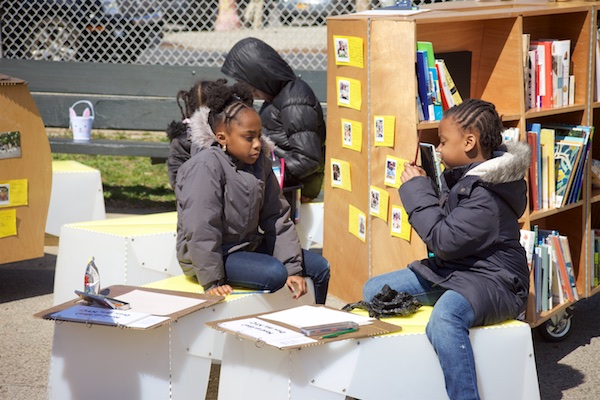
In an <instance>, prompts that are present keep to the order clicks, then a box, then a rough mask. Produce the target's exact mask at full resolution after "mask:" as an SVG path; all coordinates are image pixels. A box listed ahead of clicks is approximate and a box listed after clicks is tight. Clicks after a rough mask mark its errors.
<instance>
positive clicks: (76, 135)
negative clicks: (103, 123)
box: [69, 100, 94, 141]
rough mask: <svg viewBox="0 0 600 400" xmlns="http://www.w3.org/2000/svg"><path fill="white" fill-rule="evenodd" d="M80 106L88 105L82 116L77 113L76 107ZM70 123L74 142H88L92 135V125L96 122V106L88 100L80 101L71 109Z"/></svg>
mask: <svg viewBox="0 0 600 400" xmlns="http://www.w3.org/2000/svg"><path fill="white" fill-rule="evenodd" d="M78 104H87V105H88V107H86V108H85V109H84V110H83V112H82V114H81V116H78V115H77V113H76V112H75V106H76V105H78ZM69 121H70V126H71V131H72V132H73V140H78V141H87V140H90V137H91V135H92V123H93V122H94V106H93V105H92V103H91V102H89V101H87V100H80V101H78V102H76V103H75V104H73V105H72V106H71V107H70V108H69Z"/></svg>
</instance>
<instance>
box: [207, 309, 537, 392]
mask: <svg viewBox="0 0 600 400" xmlns="http://www.w3.org/2000/svg"><path fill="white" fill-rule="evenodd" d="M430 314H431V308H430V307H423V308H422V309H421V310H419V311H418V312H417V314H415V315H414V316H412V317H408V318H391V319H386V322H392V323H397V324H399V325H401V326H402V328H403V329H402V331H401V332H400V333H393V334H387V335H382V336H375V337H370V338H363V339H346V340H341V341H336V342H329V343H325V344H321V345H313V346H309V347H304V348H301V349H294V350H279V349H277V348H275V347H271V346H268V345H264V346H258V345H257V344H256V343H255V342H253V341H251V340H246V339H241V340H240V339H238V338H236V337H235V335H232V334H226V335H227V337H226V340H225V345H224V347H223V348H224V352H223V357H222V363H221V378H220V381H219V399H223V400H236V399H241V398H246V399H258V398H260V399H262V400H268V399H272V400H281V399H299V400H300V399H302V400H303V399H311V400H344V399H345V398H346V396H350V397H354V398H358V399H361V400H381V399H407V400H408V399H410V400H423V399H436V400H443V399H447V398H448V397H447V395H446V391H445V387H444V378H443V374H442V370H441V367H440V365H439V361H438V359H437V356H436V354H435V352H434V350H433V348H432V347H431V344H430V343H429V341H428V339H427V337H426V334H425V325H426V323H427V321H428V319H429V316H430ZM470 337H471V343H472V344H473V350H474V353H475V363H476V368H477V374H478V384H479V391H480V395H481V398H482V399H486V400H507V399H511V400H536V399H539V398H540V393H539V387H538V381H537V371H536V366H535V358H534V353H533V343H532V339H531V328H530V327H529V325H528V324H526V323H522V322H518V321H509V322H506V323H503V324H498V325H493V326H489V327H484V328H474V329H471V336H470Z"/></svg>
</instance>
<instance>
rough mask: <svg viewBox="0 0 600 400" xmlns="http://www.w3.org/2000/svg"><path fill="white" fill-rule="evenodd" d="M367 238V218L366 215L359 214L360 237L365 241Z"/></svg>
mask: <svg viewBox="0 0 600 400" xmlns="http://www.w3.org/2000/svg"><path fill="white" fill-rule="evenodd" d="M366 236H367V218H366V217H365V215H364V214H358V237H359V238H361V239H362V240H363V241H364V240H365V238H366Z"/></svg>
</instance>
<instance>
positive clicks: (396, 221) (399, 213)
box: [390, 205, 412, 241]
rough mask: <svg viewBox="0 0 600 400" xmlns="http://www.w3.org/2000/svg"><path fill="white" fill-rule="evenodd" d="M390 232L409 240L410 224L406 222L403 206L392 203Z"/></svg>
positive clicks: (406, 215)
mask: <svg viewBox="0 0 600 400" xmlns="http://www.w3.org/2000/svg"><path fill="white" fill-rule="evenodd" d="M391 214H392V215H391V217H390V219H391V222H392V223H391V224H390V234H391V235H392V236H395V237H399V238H401V239H404V240H407V241H410V233H411V232H412V226H410V224H409V223H408V214H407V213H406V210H405V209H404V208H403V207H400V206H396V205H392V212H391Z"/></svg>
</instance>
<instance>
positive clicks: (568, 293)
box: [548, 233, 577, 302]
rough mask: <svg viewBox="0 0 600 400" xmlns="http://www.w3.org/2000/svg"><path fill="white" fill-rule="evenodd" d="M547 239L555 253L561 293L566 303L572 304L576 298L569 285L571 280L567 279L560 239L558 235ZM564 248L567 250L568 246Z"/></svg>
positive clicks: (567, 273) (567, 274)
mask: <svg viewBox="0 0 600 400" xmlns="http://www.w3.org/2000/svg"><path fill="white" fill-rule="evenodd" d="M548 239H549V242H550V243H551V244H552V246H553V248H554V251H555V252H556V263H557V266H558V273H559V274H560V278H559V280H560V284H561V288H562V291H563V297H564V298H565V299H567V301H569V302H573V301H575V300H576V298H575V294H574V293H573V286H572V285H571V279H570V277H569V270H568V269H567V263H566V259H565V255H564V252H563V245H562V244H561V239H560V237H559V235H558V233H556V234H552V235H549V236H548ZM566 247H567V248H568V245H567V246H566ZM571 272H572V269H571ZM573 281H574V278H573ZM576 291H577V289H576V288H575V292H576Z"/></svg>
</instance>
